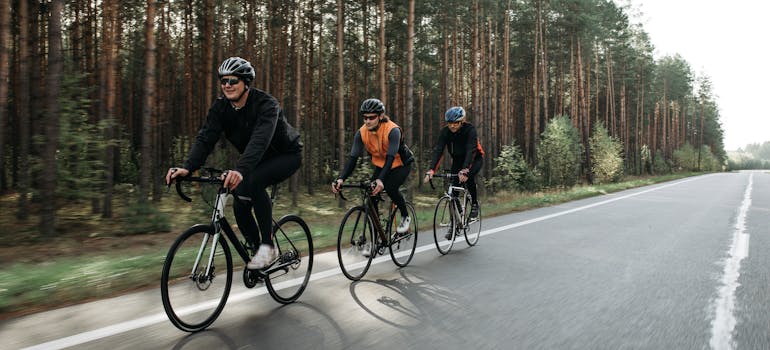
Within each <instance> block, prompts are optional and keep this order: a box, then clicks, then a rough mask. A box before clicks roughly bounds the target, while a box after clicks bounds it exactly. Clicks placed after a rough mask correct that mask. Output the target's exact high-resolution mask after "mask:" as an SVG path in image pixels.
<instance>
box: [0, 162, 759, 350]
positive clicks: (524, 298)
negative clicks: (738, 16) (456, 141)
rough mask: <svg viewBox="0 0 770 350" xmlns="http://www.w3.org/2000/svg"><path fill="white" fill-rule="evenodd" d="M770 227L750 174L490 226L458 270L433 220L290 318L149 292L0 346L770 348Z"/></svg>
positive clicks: (463, 248)
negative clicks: (195, 316) (184, 318)
mask: <svg viewBox="0 0 770 350" xmlns="http://www.w3.org/2000/svg"><path fill="white" fill-rule="evenodd" d="M482 210H483V204H482ZM769 218H770V174H768V173H763V172H742V173H724V174H713V175H705V176H699V177H694V178H688V179H684V180H678V181H673V182H669V183H663V184H658V185H653V186H648V187H643V188H638V189H633V190H628V191H623V192H619V193H614V194H609V195H604V196H599V197H594V198H590V199H585V200H580V201H574V202H570V203H566V204H561V205H556V206H552V207H548V208H541V209H536V210H530V211H526V212H519V213H514V214H510V215H505V216H500V217H496V218H486V219H484V221H483V225H482V230H483V233H482V234H483V236H482V237H481V240H480V241H479V244H478V245H477V246H475V247H471V248H468V247H467V245H466V244H465V242H464V241H459V242H457V243H456V244H455V248H454V249H453V250H452V252H451V253H449V254H448V255H446V256H440V255H439V254H438V252H436V250H435V247H434V246H433V241H432V233H431V232H430V231H428V230H426V229H429V225H430V223H424V222H421V223H419V224H420V228H421V229H423V231H422V232H421V237H420V244H419V246H418V253H417V254H416V255H415V258H414V260H413V261H412V262H411V264H410V265H409V266H408V267H406V268H403V269H397V268H396V267H395V265H393V263H392V262H390V260H389V257H388V256H387V255H386V257H385V258H383V259H379V260H377V262H378V263H377V264H376V265H374V266H373V267H372V269H370V271H369V272H368V273H367V275H366V276H365V279H364V280H362V281H359V282H356V283H351V282H350V281H348V280H347V279H345V277H344V276H343V275H342V274H341V273H340V272H339V270H338V268H337V267H336V266H337V262H336V256H334V255H330V254H326V255H322V254H319V255H316V264H315V266H314V268H313V270H314V274H313V280H311V282H310V284H309V286H308V289H307V290H306V291H305V293H304V294H303V295H302V297H301V298H300V300H299V302H297V303H294V304H291V305H286V306H281V305H279V304H278V303H276V302H274V301H273V300H272V299H271V298H270V296H269V295H267V294H266V292H265V290H264V287H261V286H258V287H257V288H254V289H251V290H248V289H245V288H244V287H243V285H242V282H241V280H240V278H239V277H240V274H239V273H237V274H236V276H235V277H236V278H235V279H234V284H233V291H232V293H231V298H230V300H229V302H228V305H227V307H226V308H225V309H224V311H223V312H222V314H221V315H220V316H219V318H218V319H217V321H216V322H214V324H213V325H212V326H211V327H210V328H209V329H208V330H206V331H203V332H200V333H197V334H192V335H190V334H187V333H184V332H181V331H179V330H177V329H176V328H175V327H174V326H173V325H172V324H171V323H170V322H169V321H168V319H167V318H166V315H165V314H164V312H163V308H162V306H161V302H160V293H159V291H158V290H152V291H146V292H142V293H137V294H131V295H126V296H121V297H117V298H113V299H108V300H102V301H97V302H93V303H89V304H83V305H77V306H73V307H68V308H63V309H58V310H53V311H49V312H44V313H40V314H35V315H30V316H26V317H22V318H19V319H13V320H8V321H4V322H2V323H0V339H2V340H1V341H0V348H2V349H19V348H25V347H31V348H40V349H59V348H67V347H72V348H77V349H111V350H117V349H364V348H366V349H709V348H712V349H768V348H770V300H768V286H770V284H769V283H768V275H769V274H768V266H770V261H769V260H770V258H769V257H768V253H767V252H768V251H770V234H768V227H770V225H769V224H770V219H769ZM311 229H312V228H311ZM159 270H160V267H159Z"/></svg>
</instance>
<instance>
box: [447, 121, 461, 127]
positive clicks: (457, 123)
mask: <svg viewBox="0 0 770 350" xmlns="http://www.w3.org/2000/svg"><path fill="white" fill-rule="evenodd" d="M462 122H463V121H462V120H458V121H456V122H446V123H447V125H452V126H455V125H460V124H461V123H462Z"/></svg>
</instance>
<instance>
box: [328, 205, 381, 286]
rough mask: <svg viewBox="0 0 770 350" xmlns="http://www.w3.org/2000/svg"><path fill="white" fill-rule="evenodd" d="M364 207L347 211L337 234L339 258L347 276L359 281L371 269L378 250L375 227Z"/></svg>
mask: <svg viewBox="0 0 770 350" xmlns="http://www.w3.org/2000/svg"><path fill="white" fill-rule="evenodd" d="M372 225H373V224H372V221H371V218H370V217H369V215H367V214H366V209H365V208H364V207H361V206H358V207H353V208H350V210H348V212H347V213H345V216H344V217H343V218H342V223H341V224H340V231H339V233H338V235H337V259H338V260H339V262H340V269H342V273H343V274H345V277H347V278H348V279H350V280H351V281H358V280H359V279H361V277H363V276H364V275H365V274H366V271H368V270H369V266H371V264H372V259H374V255H375V254H376V252H377V244H376V243H375V240H374V229H373V226H372Z"/></svg>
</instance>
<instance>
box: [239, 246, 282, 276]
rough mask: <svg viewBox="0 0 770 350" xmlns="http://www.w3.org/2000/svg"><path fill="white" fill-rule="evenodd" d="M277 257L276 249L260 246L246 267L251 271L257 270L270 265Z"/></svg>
mask: <svg viewBox="0 0 770 350" xmlns="http://www.w3.org/2000/svg"><path fill="white" fill-rule="evenodd" d="M277 257H278V249H277V248H274V247H271V246H269V245H267V244H261V245H260V246H259V250H257V254H256V255H254V257H253V258H251V261H249V263H248V264H247V265H246V267H248V268H249V269H251V270H259V269H263V268H265V266H267V265H270V263H272V262H273V261H274V260H275V259H276V258H277Z"/></svg>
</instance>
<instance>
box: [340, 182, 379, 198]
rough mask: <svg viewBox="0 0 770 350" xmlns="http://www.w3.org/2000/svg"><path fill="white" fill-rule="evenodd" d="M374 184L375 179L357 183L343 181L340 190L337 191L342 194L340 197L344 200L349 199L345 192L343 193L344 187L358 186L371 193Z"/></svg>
mask: <svg viewBox="0 0 770 350" xmlns="http://www.w3.org/2000/svg"><path fill="white" fill-rule="evenodd" d="M374 184H375V182H374V181H368V180H367V181H361V182H359V183H356V184H346V183H344V182H343V183H342V186H340V190H339V191H337V194H339V195H340V198H342V200H344V201H347V200H348V199H347V198H346V197H345V195H344V194H342V189H343V188H357V189H360V190H363V191H367V192H369V193H371V190H372V189H373V188H374Z"/></svg>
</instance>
